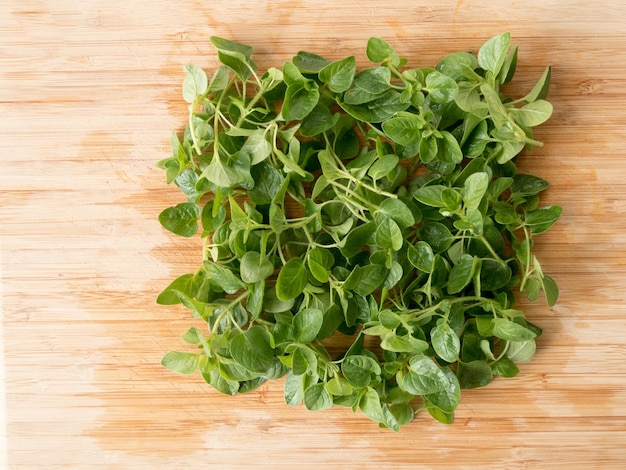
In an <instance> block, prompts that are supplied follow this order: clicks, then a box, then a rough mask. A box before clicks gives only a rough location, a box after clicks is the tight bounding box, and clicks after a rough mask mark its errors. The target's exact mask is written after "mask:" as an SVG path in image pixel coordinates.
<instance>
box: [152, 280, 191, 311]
mask: <svg viewBox="0 0 626 470" xmlns="http://www.w3.org/2000/svg"><path fill="white" fill-rule="evenodd" d="M198 287H199V285H198V281H197V278H196V276H195V275H194V274H183V275H182V276H179V277H177V278H176V279H174V280H173V281H172V282H171V284H170V285H169V286H167V287H166V288H165V289H163V291H162V292H161V293H160V294H159V296H158V297H157V299H156V302H157V303H158V304H159V305H176V304H179V303H180V297H179V296H178V292H182V293H183V294H186V295H187V296H189V297H193V296H195V295H196V292H197V291H198Z"/></svg>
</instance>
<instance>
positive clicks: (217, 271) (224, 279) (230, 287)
mask: <svg viewBox="0 0 626 470" xmlns="http://www.w3.org/2000/svg"><path fill="white" fill-rule="evenodd" d="M202 266H203V269H204V272H205V274H206V276H207V278H208V279H210V280H211V282H213V283H214V284H215V285H216V286H219V287H220V288H221V289H223V290H224V292H226V293H228V294H234V293H235V292H237V291H238V290H239V289H242V288H243V287H245V285H244V283H243V282H242V281H241V279H239V278H238V277H237V276H236V275H235V273H233V272H232V271H231V270H230V269H228V268H226V267H224V266H222V265H220V264H217V263H214V262H212V261H208V260H206V261H204V262H203V264H202Z"/></svg>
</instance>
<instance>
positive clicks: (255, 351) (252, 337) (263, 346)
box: [229, 325, 275, 373]
mask: <svg viewBox="0 0 626 470" xmlns="http://www.w3.org/2000/svg"><path fill="white" fill-rule="evenodd" d="M229 350H230V354H231V356H232V357H233V359H234V360H235V361H237V363H238V364H240V365H241V366H242V367H244V368H246V369H247V370H249V371H251V372H256V373H263V372H267V371H268V370H269V369H270V368H271V367H272V365H273V364H274V361H275V359H274V352H273V350H272V347H271V346H270V337H269V333H268V332H267V331H266V330H265V328H263V327H261V326H257V325H254V326H251V327H250V328H248V329H247V330H246V331H244V332H243V333H239V334H236V335H235V336H234V337H232V339H231V340H230V347H229Z"/></svg>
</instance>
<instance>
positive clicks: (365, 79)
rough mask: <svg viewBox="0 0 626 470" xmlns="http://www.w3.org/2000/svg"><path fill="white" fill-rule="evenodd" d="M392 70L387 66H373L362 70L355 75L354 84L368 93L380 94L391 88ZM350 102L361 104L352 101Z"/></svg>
mask: <svg viewBox="0 0 626 470" xmlns="http://www.w3.org/2000/svg"><path fill="white" fill-rule="evenodd" d="M390 80H391V70H389V69H388V68H387V67H372V68H369V69H365V70H362V71H360V72H359V73H357V74H356V76H355V77H354V86H355V87H356V88H358V89H360V90H362V91H365V92H366V93H370V94H372V95H378V94H380V93H384V92H385V91H387V90H388V89H389V81H390ZM350 104H360V103H354V102H351V103H350Z"/></svg>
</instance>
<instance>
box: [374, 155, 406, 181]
mask: <svg viewBox="0 0 626 470" xmlns="http://www.w3.org/2000/svg"><path fill="white" fill-rule="evenodd" d="M399 160H400V159H399V158H398V156H397V155H393V154H390V155H383V156H382V157H379V158H378V160H376V161H375V162H374V164H373V165H372V166H371V167H370V169H369V170H368V172H367V174H368V175H369V176H370V177H371V178H372V179H373V180H378V179H381V178H384V177H385V176H387V175H388V174H389V173H391V172H392V171H393V170H394V169H395V168H396V167H397V166H398V161H399Z"/></svg>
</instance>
